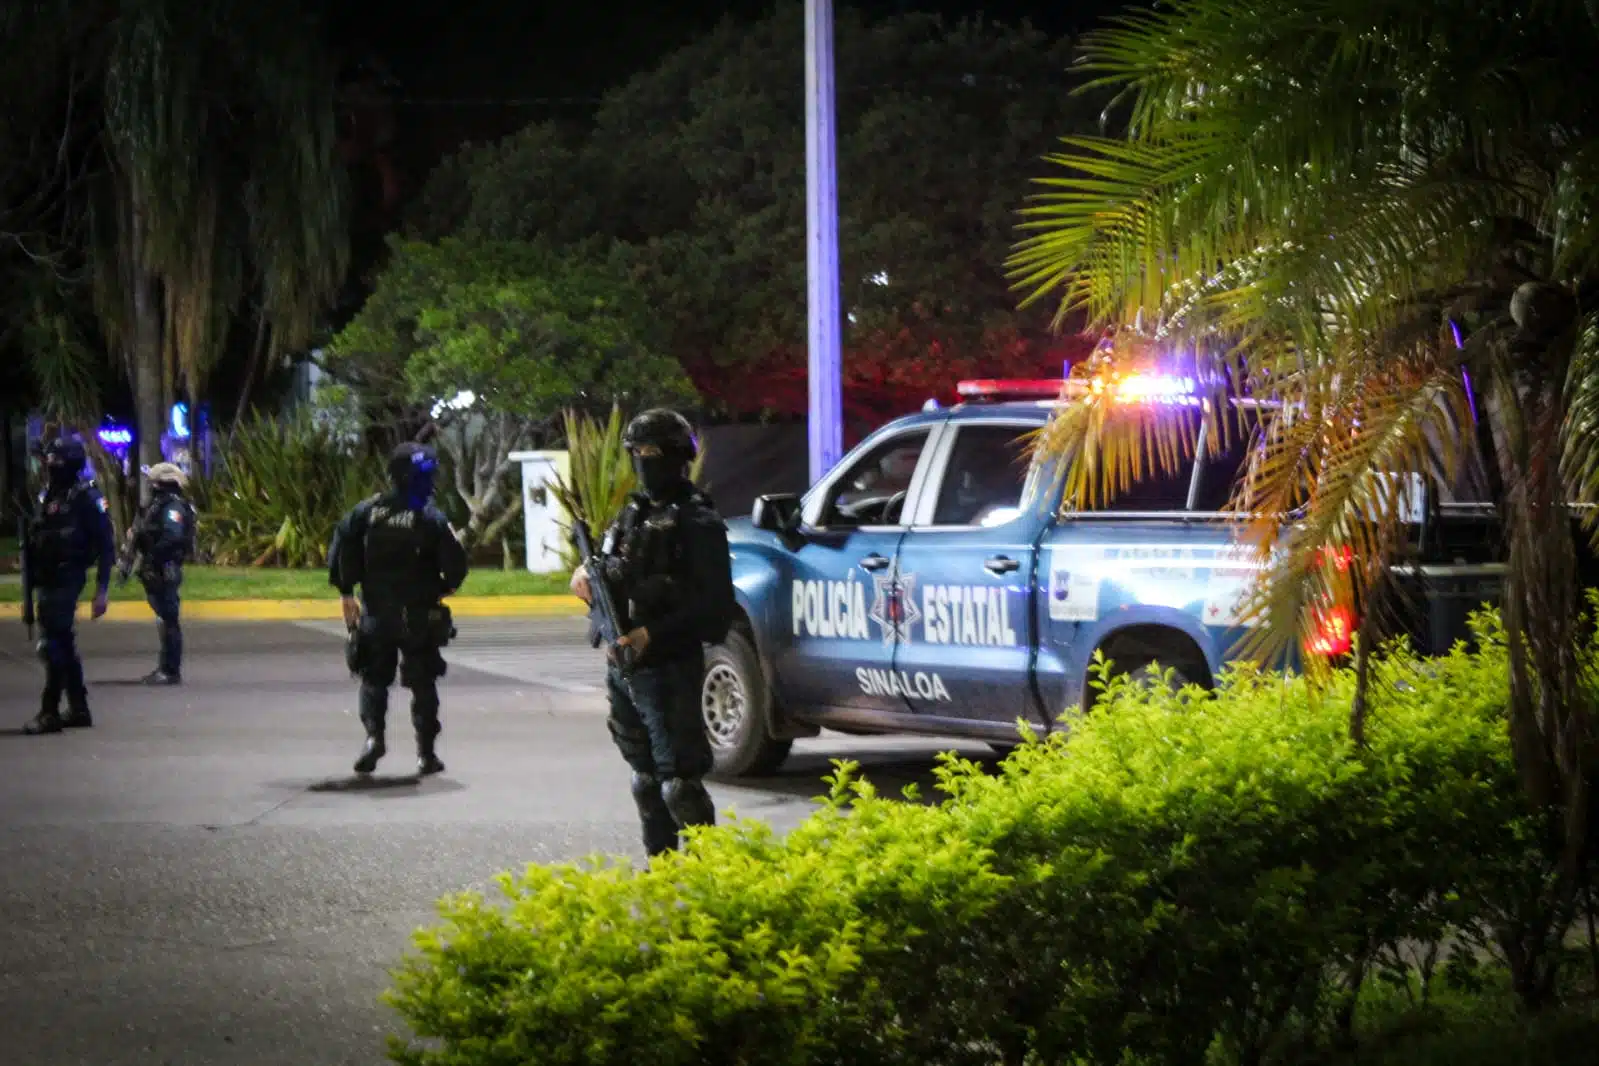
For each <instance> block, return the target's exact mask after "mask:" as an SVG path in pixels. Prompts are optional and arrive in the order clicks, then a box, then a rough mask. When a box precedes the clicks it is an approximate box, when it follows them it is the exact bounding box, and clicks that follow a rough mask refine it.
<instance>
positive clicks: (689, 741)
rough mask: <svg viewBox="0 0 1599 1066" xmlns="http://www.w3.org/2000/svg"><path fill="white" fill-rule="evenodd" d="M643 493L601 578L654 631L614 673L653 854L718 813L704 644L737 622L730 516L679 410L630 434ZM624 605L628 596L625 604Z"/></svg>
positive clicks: (618, 727) (627, 510)
mask: <svg viewBox="0 0 1599 1066" xmlns="http://www.w3.org/2000/svg"><path fill="white" fill-rule="evenodd" d="M623 443H624V444H625V445H626V446H627V449H628V451H629V453H630V454H631V456H632V459H633V465H634V469H635V471H636V472H637V474H638V478H639V483H640V486H641V488H642V490H643V491H641V492H637V493H635V494H634V495H633V496H632V498H631V499H630V500H629V501H628V503H627V506H626V507H624V508H623V510H622V514H621V516H620V517H619V518H618V519H617V522H616V524H615V525H614V526H612V528H611V529H610V530H608V531H607V533H606V536H605V541H604V546H603V548H602V549H601V552H602V554H603V555H604V559H603V566H604V573H602V574H595V575H590V580H591V581H592V580H603V581H605V582H606V584H607V586H608V587H609V588H610V591H611V598H612V602H613V603H616V604H618V605H619V606H618V610H621V611H622V612H623V613H624V614H625V617H624V618H621V619H618V621H619V622H620V623H621V625H622V626H623V628H624V629H626V630H629V631H630V632H629V634H628V636H629V638H632V636H633V635H634V634H636V633H637V632H638V631H640V630H642V631H643V632H644V633H646V634H648V636H647V643H646V644H645V646H644V650H643V651H642V652H641V653H639V654H638V658H637V660H636V661H635V663H634V665H633V667H632V669H631V670H628V671H626V672H624V671H623V670H621V669H620V668H619V667H618V666H617V665H616V664H615V663H612V664H611V665H610V666H609V668H608V670H607V672H606V690H607V692H608V694H609V696H610V704H611V713H610V718H609V721H608V724H609V726H610V730H611V736H612V738H613V739H614V740H615V742H616V746H617V749H618V750H619V751H620V752H621V753H622V758H623V759H625V760H626V761H627V764H628V766H629V767H631V768H632V770H633V779H632V790H633V799H634V802H635V803H636V804H637V805H638V812H639V821H640V823H641V828H642V829H643V836H644V849H645V851H646V852H648V853H649V854H650V855H652V856H653V855H658V854H660V853H661V852H664V851H669V850H671V849H673V848H676V847H677V846H678V843H679V834H680V831H681V830H683V829H685V828H687V827H689V826H696V825H710V824H713V823H714V822H715V821H716V808H715V805H714V804H713V803H712V801H711V796H710V793H709V792H707V791H706V788H705V785H704V782H703V780H702V778H704V776H705V775H706V774H708V773H710V771H711V769H712V765H713V755H712V751H711V743H710V738H709V737H708V736H707V735H706V732H705V720H704V711H703V709H702V707H701V690H702V685H703V679H704V675H705V645H706V644H715V643H718V642H719V641H721V640H723V639H725V638H726V636H727V631H728V628H729V626H730V625H731V624H732V621H733V612H734V597H733V578H732V564H731V560H730V558H729V556H728V550H727V526H726V524H725V523H724V522H723V521H722V518H721V516H720V515H718V514H717V513H716V509H715V508H714V507H713V506H712V505H711V501H710V500H709V499H708V498H707V497H705V496H704V495H703V494H701V493H699V492H698V491H696V490H695V488H694V485H693V483H692V482H691V481H689V480H688V478H687V477H686V476H685V474H686V470H687V466H688V463H689V462H690V461H691V460H692V459H693V458H694V456H695V454H696V452H697V450H698V442H697V441H696V440H695V438H694V436H693V432H692V429H691V428H690V427H689V425H688V423H687V421H686V420H685V419H683V418H682V417H681V416H680V415H678V414H676V413H675V412H672V411H667V410H664V409H656V410H652V411H645V412H644V413H643V414H641V415H639V416H638V417H637V418H635V419H634V420H633V421H632V422H631V423H629V425H628V428H627V431H626V433H625V435H624V438H623ZM623 605H625V606H623Z"/></svg>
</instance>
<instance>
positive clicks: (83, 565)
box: [28, 446, 116, 733]
mask: <svg viewBox="0 0 1599 1066" xmlns="http://www.w3.org/2000/svg"><path fill="white" fill-rule="evenodd" d="M77 454H78V459H77V464H76V467H75V468H74V469H72V477H73V480H72V481H71V482H70V483H63V482H64V477H63V478H58V479H53V480H52V483H51V485H50V487H48V488H47V489H45V491H44V492H42V493H40V495H39V506H38V508H37V510H36V512H35V514H34V519H33V522H32V524H31V526H30V527H29V530H28V569H29V572H30V577H31V579H32V581H33V587H34V589H35V592H36V595H37V596H38V610H37V617H38V621H39V626H40V628H41V630H42V631H43V635H44V648H43V652H44V661H45V682H44V695H43V698H42V699H41V700H40V705H39V716H38V717H37V718H35V719H34V720H33V721H32V722H29V723H28V731H29V732H32V733H54V732H59V731H60V730H61V729H62V728H63V727H64V726H66V727H82V726H88V725H91V724H92V719H91V718H90V715H89V696H88V691H87V689H86V688H85V687H84V683H83V663H82V662H81V661H80V660H79V659H78V647H77V636H76V632H75V629H74V624H73V623H74V619H75V617H76V614H77V609H78V600H79V599H80V598H81V597H82V595H83V587H84V585H85V584H86V583H87V581H88V573H89V568H90V567H91V566H93V567H95V568H96V583H95V594H96V596H104V595H105V594H106V591H107V589H108V588H109V586H110V584H111V568H112V565H113V564H114V563H115V561H116V537H115V534H114V533H113V531H112V528H111V516H110V515H109V514H108V513H107V508H106V501H105V497H104V496H102V495H101V494H100V491H99V490H98V489H97V488H95V487H94V483H93V482H91V481H83V480H78V475H79V473H80V472H81V471H82V469H83V464H82V458H81V456H82V452H81V446H80V450H79V452H78V453H77ZM63 693H65V694H66V697H67V708H68V713H67V715H66V717H65V718H63V717H62V716H61V714H60V704H61V696H62V694H63Z"/></svg>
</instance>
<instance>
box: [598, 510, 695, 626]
mask: <svg viewBox="0 0 1599 1066" xmlns="http://www.w3.org/2000/svg"><path fill="white" fill-rule="evenodd" d="M709 506H710V501H709V500H708V499H706V498H705V496H703V495H702V494H701V493H699V492H693V493H691V494H689V495H688V496H686V497H685V498H683V499H681V500H678V501H675V502H673V503H669V504H664V505H662V504H658V503H656V502H655V501H653V500H651V499H650V498H649V497H647V496H643V495H640V494H635V495H634V496H633V498H632V499H631V500H629V501H628V504H627V507H626V508H624V509H623V511H622V515H621V517H620V518H618V519H617V522H616V525H615V526H614V527H613V528H612V530H611V533H610V534H609V535H608V536H607V537H606V544H605V549H604V550H605V553H606V554H608V555H615V556H617V557H619V558H621V559H623V560H624V569H625V572H626V573H627V576H628V580H627V588H626V589H625V592H626V598H627V601H628V610H627V613H628V618H629V621H630V624H632V625H647V624H648V623H649V622H650V621H652V620H653V619H654V618H658V617H660V616H661V615H663V614H665V613H667V612H668V611H670V610H671V607H672V600H673V598H674V597H676V596H680V595H683V594H684V593H685V592H686V591H688V590H685V589H684V588H682V587H681V584H680V582H681V581H682V579H683V578H685V577H686V576H687V575H686V570H687V567H686V565H685V562H684V556H683V529H682V520H683V516H684V513H685V511H687V510H688V509H691V508H694V507H707V508H708V507H709Z"/></svg>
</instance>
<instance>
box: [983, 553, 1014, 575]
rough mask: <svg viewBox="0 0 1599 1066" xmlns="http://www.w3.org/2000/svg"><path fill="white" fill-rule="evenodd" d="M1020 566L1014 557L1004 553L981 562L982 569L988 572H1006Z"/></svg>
mask: <svg viewBox="0 0 1599 1066" xmlns="http://www.w3.org/2000/svg"><path fill="white" fill-rule="evenodd" d="M1021 566H1022V564H1021V563H1018V562H1017V561H1016V560H1015V559H1012V558H1009V557H1008V556H1004V555H996V556H994V557H993V558H991V559H988V560H986V561H984V563H983V569H984V570H987V571H988V572H989V573H990V574H1008V573H1010V572H1011V571H1013V570H1020V569H1021Z"/></svg>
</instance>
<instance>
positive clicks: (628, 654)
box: [572, 518, 634, 673]
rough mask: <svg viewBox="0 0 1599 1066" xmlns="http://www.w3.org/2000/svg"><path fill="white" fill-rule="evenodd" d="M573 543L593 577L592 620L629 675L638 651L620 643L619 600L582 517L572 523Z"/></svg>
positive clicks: (590, 586) (590, 593)
mask: <svg viewBox="0 0 1599 1066" xmlns="http://www.w3.org/2000/svg"><path fill="white" fill-rule="evenodd" d="M572 543H573V544H574V545H575V546H576V548H577V553H578V556H579V557H580V558H581V559H582V560H583V568H584V569H585V570H586V571H588V575H589V617H590V618H592V619H594V621H595V623H596V625H597V626H598V627H599V631H600V638H601V639H602V640H604V641H605V644H606V647H607V648H608V649H609V650H610V652H611V655H612V656H613V657H614V658H615V660H616V665H617V666H618V667H620V668H621V669H622V672H623V673H626V672H627V671H628V670H631V669H632V668H633V657H634V651H633V648H632V647H631V646H629V645H625V644H624V645H618V644H617V643H616V642H617V641H618V640H619V639H621V637H622V635H623V630H622V616H621V615H620V614H618V613H617V610H616V601H615V600H614V599H612V598H611V587H610V585H609V584H607V583H606V581H605V577H604V574H605V566H604V562H605V561H604V559H603V558H601V556H600V553H599V551H598V549H596V548H595V546H594V537H593V534H591V533H590V532H589V524H588V523H587V522H585V521H584V520H583V519H581V518H577V519H574V520H573V522H572Z"/></svg>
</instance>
